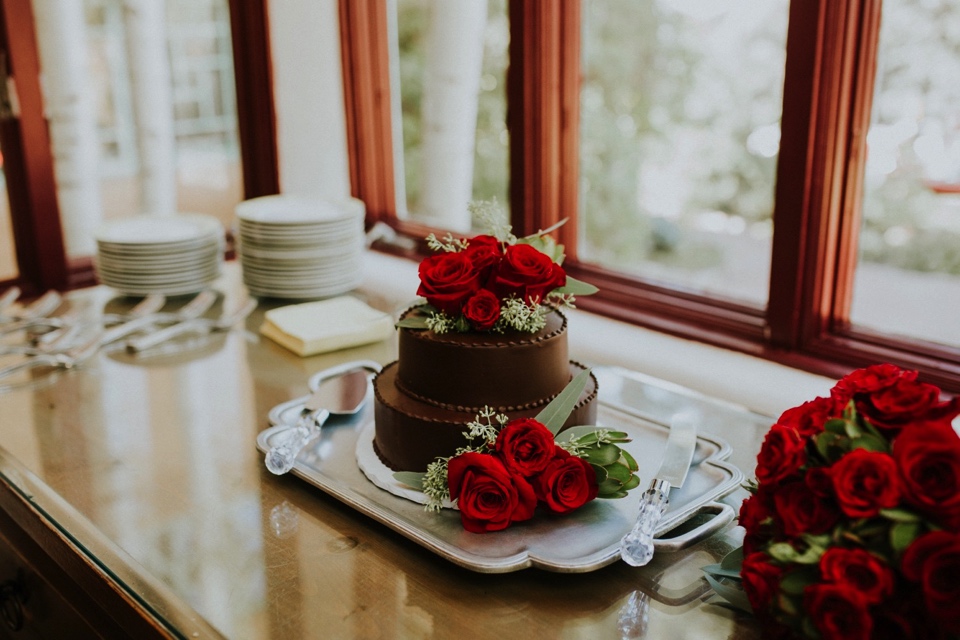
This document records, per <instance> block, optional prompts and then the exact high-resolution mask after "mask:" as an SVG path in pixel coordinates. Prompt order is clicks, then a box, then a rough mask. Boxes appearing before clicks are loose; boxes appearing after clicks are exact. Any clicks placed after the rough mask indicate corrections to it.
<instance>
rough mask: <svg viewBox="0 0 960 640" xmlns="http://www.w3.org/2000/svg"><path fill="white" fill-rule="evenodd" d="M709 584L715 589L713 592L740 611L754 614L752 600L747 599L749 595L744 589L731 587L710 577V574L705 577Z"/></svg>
mask: <svg viewBox="0 0 960 640" xmlns="http://www.w3.org/2000/svg"><path fill="white" fill-rule="evenodd" d="M704 578H706V580H707V582H708V583H710V586H711V587H713V590H714V591H716V592H717V595H718V596H720V597H721V598H723V599H724V600H726V601H727V602H729V603H730V604H731V605H733V606H734V607H736V608H737V609H739V610H740V611H745V612H746V613H750V614H752V613H753V608H752V607H751V606H750V600H748V599H747V594H746V593H745V592H744V591H743V589H740V588H737V587H731V586H728V585H725V584H723V583H722V582H720V581H719V580H717V579H716V578H714V577H712V576H710V574H706V575H704Z"/></svg>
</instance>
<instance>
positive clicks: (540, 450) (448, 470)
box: [394, 371, 640, 533]
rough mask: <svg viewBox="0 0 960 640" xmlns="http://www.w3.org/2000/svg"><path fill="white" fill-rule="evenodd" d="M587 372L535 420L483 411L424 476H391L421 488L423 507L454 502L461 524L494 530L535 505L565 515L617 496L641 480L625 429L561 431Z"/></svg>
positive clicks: (526, 515) (527, 516)
mask: <svg viewBox="0 0 960 640" xmlns="http://www.w3.org/2000/svg"><path fill="white" fill-rule="evenodd" d="M589 375H590V372H589V371H583V372H582V373H580V374H578V375H577V376H576V377H575V378H574V379H573V380H572V381H571V382H570V383H569V384H568V385H567V386H566V388H564V390H563V391H562V392H561V393H560V394H559V395H558V396H557V397H556V398H554V399H553V400H552V401H551V402H550V404H548V405H547V406H546V407H544V409H543V410H542V411H541V412H540V413H539V414H538V415H537V417H536V418H517V419H514V420H509V419H508V418H507V416H505V415H503V414H499V413H497V412H496V411H494V410H493V409H489V408H485V409H484V410H482V411H481V412H480V414H479V415H478V416H477V418H476V420H474V421H473V422H470V423H468V424H467V425H466V426H467V431H465V432H464V437H466V439H467V441H468V444H467V445H465V446H463V447H461V448H459V449H457V451H456V453H454V455H452V456H450V457H440V458H437V459H436V460H435V461H434V462H432V463H431V464H430V465H429V466H428V467H427V471H426V473H415V472H398V473H395V474H394V477H395V478H396V479H397V480H399V481H400V482H402V483H403V484H406V485H408V486H411V487H414V488H416V489H419V490H421V491H423V493H424V495H425V496H426V498H427V504H426V509H427V510H428V511H439V510H440V509H441V507H442V506H443V505H444V504H445V503H446V504H449V503H450V502H451V501H452V502H455V503H456V506H457V508H458V509H459V510H460V520H461V522H462V523H463V528H464V529H466V530H467V531H472V532H474V533H486V532H489V531H499V530H501V529H505V528H506V527H508V526H510V525H511V524H512V523H514V522H522V521H524V520H529V519H530V518H532V517H533V515H534V512H535V510H536V508H537V506H538V505H542V506H543V507H544V508H545V509H546V510H547V511H549V512H551V513H556V514H563V513H569V512H570V511H573V510H575V509H578V508H580V507H582V506H583V505H585V504H586V503H588V502H590V501H591V500H593V499H594V498H622V497H624V496H626V495H627V492H628V491H629V490H630V489H633V488H635V487H637V486H638V485H639V484H640V478H639V477H638V476H637V475H636V472H637V471H638V467H637V462H636V460H634V458H633V456H631V455H630V454H629V453H628V452H627V451H625V450H624V449H621V448H620V447H619V446H618V443H624V442H629V438H627V434H626V433H624V432H622V431H612V430H610V429H603V428H599V427H596V426H582V427H572V428H569V429H566V430H564V431H563V432H561V433H559V435H557V434H558V432H559V431H560V428H561V427H562V426H563V423H564V422H566V420H567V418H568V417H569V415H570V412H571V411H572V410H573V407H574V406H575V404H576V402H577V400H578V399H579V397H580V394H581V393H582V392H583V388H584V386H585V385H586V383H587V379H588V377H589Z"/></svg>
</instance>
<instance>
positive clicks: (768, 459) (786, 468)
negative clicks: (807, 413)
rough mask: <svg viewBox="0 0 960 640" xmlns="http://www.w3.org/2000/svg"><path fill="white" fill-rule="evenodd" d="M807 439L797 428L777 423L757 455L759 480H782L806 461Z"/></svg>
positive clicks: (762, 481)
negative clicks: (801, 435) (803, 437)
mask: <svg viewBox="0 0 960 640" xmlns="http://www.w3.org/2000/svg"><path fill="white" fill-rule="evenodd" d="M805 446H806V440H804V439H802V438H801V437H800V434H799V433H797V430H796V429H793V428H792V427H787V426H784V425H782V424H775V425H773V426H772V427H771V428H770V431H768V432H767V435H766V437H765V438H764V439H763V445H762V446H761V447H760V454H759V455H758V456H757V471H756V473H757V480H759V481H760V482H761V483H768V482H780V481H781V480H783V479H784V478H787V477H789V476H790V475H792V474H793V473H794V472H796V471H797V470H798V469H800V466H801V465H802V464H803V463H804V461H805V459H806V456H805V455H804V447H805Z"/></svg>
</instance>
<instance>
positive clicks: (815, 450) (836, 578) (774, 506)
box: [705, 364, 960, 640]
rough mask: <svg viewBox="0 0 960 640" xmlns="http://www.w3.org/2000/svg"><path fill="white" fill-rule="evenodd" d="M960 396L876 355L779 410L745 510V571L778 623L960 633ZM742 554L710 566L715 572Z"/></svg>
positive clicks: (750, 596)
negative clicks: (818, 393) (823, 394)
mask: <svg viewBox="0 0 960 640" xmlns="http://www.w3.org/2000/svg"><path fill="white" fill-rule="evenodd" d="M958 415H960V399H958V398H954V399H952V400H943V399H941V397H940V390H939V389H938V388H937V387H936V386H934V385H931V384H926V383H923V382H919V381H918V380H917V373H916V372H915V371H904V370H901V369H899V368H897V367H895V366H893V365H889V364H885V365H877V366H873V367H868V368H866V369H861V370H859V371H855V372H853V373H851V374H849V375H847V376H846V377H844V378H843V379H842V380H840V381H839V382H838V383H837V384H836V386H834V388H833V389H832V391H831V393H830V397H828V398H816V399H815V400H812V401H810V402H807V403H804V404H802V405H800V406H799V407H795V408H793V409H790V410H788V411H786V412H785V413H784V414H783V415H782V416H780V418H779V420H778V421H777V423H776V424H774V425H773V427H772V428H771V429H770V431H769V433H768V434H767V436H766V438H765V440H764V442H763V445H762V447H761V449H760V454H759V456H758V457H757V468H756V478H757V480H756V483H755V484H751V485H750V486H748V487H747V488H748V490H749V491H750V492H751V494H752V495H751V496H750V497H749V498H748V499H747V500H745V501H744V503H743V506H742V507H741V510H740V524H741V525H742V526H743V527H744V528H745V529H746V535H745V538H744V543H743V549H742V556H740V558H742V564H741V566H740V567H739V577H740V579H741V580H742V586H743V592H744V593H745V596H746V600H747V601H748V602H749V606H750V608H752V610H753V612H754V613H755V614H756V615H757V617H758V618H760V619H761V620H762V621H764V622H766V623H768V624H770V625H772V626H773V627H775V628H777V629H779V630H780V631H782V632H783V635H784V636H800V637H807V638H824V639H825V640H830V639H834V638H837V639H839V638H843V639H844V640H855V639H858V638H863V639H866V638H918V639H921V638H922V639H924V640H926V639H931V638H955V637H958V636H960V436H958V434H957V431H956V430H955V429H954V427H953V426H952V421H953V420H954V419H955V418H956V417H957V416H958ZM736 564H737V562H736V560H735V559H726V560H725V561H724V563H722V564H721V565H714V566H713V567H706V568H705V571H706V572H707V578H708V580H709V581H710V582H711V584H713V585H714V586H715V588H716V589H717V591H718V593H719V594H720V595H721V596H723V597H726V598H727V599H728V600H730V601H731V602H734V601H736V600H737V598H738V597H739V598H742V595H738V594H737V593H736V592H735V591H734V590H732V589H731V587H730V586H729V584H725V583H724V582H722V581H721V580H720V579H719V578H722V577H725V576H732V575H736V573H737V569H736Z"/></svg>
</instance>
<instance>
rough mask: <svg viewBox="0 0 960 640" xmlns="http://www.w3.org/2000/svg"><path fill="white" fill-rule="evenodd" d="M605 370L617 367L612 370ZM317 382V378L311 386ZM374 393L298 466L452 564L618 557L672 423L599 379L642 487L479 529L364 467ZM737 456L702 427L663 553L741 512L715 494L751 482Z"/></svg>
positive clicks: (275, 415) (579, 564) (489, 569)
mask: <svg viewBox="0 0 960 640" xmlns="http://www.w3.org/2000/svg"><path fill="white" fill-rule="evenodd" d="M604 375H606V376H608V377H609V376H610V375H616V374H615V372H611V371H606V372H604ZM315 384H316V381H315V380H313V379H311V380H310V386H311V387H313V386H315ZM306 398H307V396H304V397H302V398H297V399H295V400H291V401H289V402H285V403H283V404H280V405H277V406H276V407H274V408H273V409H271V411H270V413H269V419H270V421H271V423H272V424H273V425H274V426H272V427H271V428H269V429H266V430H264V431H262V432H261V433H260V434H258V436H257V448H258V449H259V450H260V451H261V452H263V453H266V451H267V450H268V449H269V448H270V446H271V440H272V438H273V437H275V436H276V435H277V434H278V433H279V432H281V431H283V430H284V429H286V428H287V427H286V426H285V425H287V424H290V423H291V422H294V421H295V420H296V417H297V415H298V414H299V412H300V409H301V408H302V406H303V403H304V402H305V401H306ZM369 400H370V398H369V397H368V402H367V404H366V406H365V407H364V409H363V410H362V411H361V412H360V413H359V414H357V415H356V416H353V417H351V418H348V419H337V418H332V419H331V420H330V421H329V422H328V423H327V424H326V425H325V426H324V428H323V431H322V432H321V435H320V437H319V438H318V439H317V440H315V441H314V442H313V443H312V444H311V445H310V446H308V448H307V449H305V450H304V451H302V452H301V454H300V456H299V457H298V458H297V462H296V464H295V465H294V468H293V469H292V471H291V473H292V474H294V475H296V476H298V477H300V478H302V479H303V480H305V481H307V482H308V483H310V484H312V485H314V486H315V487H317V488H318V489H320V490H322V491H324V492H325V493H328V494H330V495H331V496H333V497H335V498H337V499H338V500H340V501H342V502H343V503H344V504H346V505H348V506H350V507H352V508H354V509H356V510H358V511H360V512H361V513H363V514H365V515H367V516H369V517H371V518H373V519H374V520H376V521H377V522H380V523H382V524H384V525H386V526H387V527H389V528H391V529H393V530H394V531H396V532H397V533H400V534H401V535H403V536H405V537H407V538H409V539H410V540H412V541H414V542H416V543H417V544H420V545H422V546H424V547H426V548H427V549H430V550H431V551H433V552H435V553H436V554H438V555H439V556H441V557H443V558H445V559H447V560H449V561H450V562H453V563H455V564H457V565H460V566H462V567H466V568H468V569H472V570H474V571H478V572H481V573H506V572H511V571H518V570H520V569H525V568H528V567H538V568H540V569H544V570H547V571H556V572H564V573H581V572H587V571H594V570H596V569H599V568H601V567H604V566H606V565H609V564H611V563H613V562H616V561H617V560H619V559H620V538H621V537H623V535H624V534H625V533H626V532H627V531H629V530H630V528H631V527H632V526H633V522H634V519H635V518H636V514H637V511H638V509H639V501H640V494H641V493H642V492H643V489H645V488H646V486H647V484H649V481H650V479H651V476H652V474H653V473H655V472H656V470H657V469H658V468H659V466H660V458H661V457H662V455H663V450H664V447H665V445H666V441H667V434H668V432H669V429H668V428H667V427H666V426H665V425H663V424H659V423H657V422H654V421H652V420H650V419H648V418H644V417H642V416H640V415H639V414H638V413H637V412H636V411H634V410H632V409H630V408H628V407H624V406H619V405H617V404H615V403H613V402H611V401H608V400H606V399H605V398H604V395H603V386H601V393H600V406H599V412H598V422H599V423H600V424H601V425H603V426H605V427H611V428H615V429H617V430H620V431H626V432H627V433H628V434H629V436H630V437H631V438H632V441H631V442H630V443H627V444H626V445H624V447H625V448H626V449H627V450H628V451H629V452H630V453H631V454H632V455H633V456H634V457H635V458H636V459H637V462H638V464H639V465H640V477H641V485H640V487H639V488H638V489H635V490H634V491H631V492H630V495H629V496H628V497H626V498H622V499H619V500H595V501H593V502H591V503H589V504H587V505H585V506H584V507H582V508H581V509H579V510H577V511H575V512H573V513H571V514H567V515H564V516H553V515H551V514H547V513H541V512H539V511H538V513H537V515H536V516H534V518H533V519H532V520H530V521H527V522H523V523H518V524H515V525H513V526H511V527H509V528H508V529H506V530H504V531H499V532H495V533H486V534H476V533H470V532H468V531H465V530H464V529H463V527H462V526H461V524H460V514H459V512H457V511H454V510H449V509H444V510H443V511H442V512H441V513H439V514H436V513H429V512H426V511H424V508H423V506H422V505H420V504H417V503H415V502H412V501H410V500H407V499H405V498H401V497H398V496H396V495H393V494H392V493H388V492H387V491H385V490H383V489H380V488H378V487H377V486H375V485H374V484H373V483H371V482H370V481H369V480H368V479H367V477H366V476H365V475H364V474H363V472H362V471H361V470H360V469H359V468H358V466H357V460H356V450H357V446H358V436H359V435H360V433H361V432H363V431H364V430H365V429H367V430H369V429H372V427H373V424H372V422H373V407H372V402H371V401H369ZM277 425H279V426H277ZM729 454H730V447H729V445H728V444H727V443H726V442H724V441H723V440H721V439H720V438H717V437H715V436H711V435H708V434H704V433H701V434H699V435H698V437H697V448H696V451H695V453H694V458H693V464H692V466H691V469H690V473H689V475H688V476H687V480H686V482H685V483H684V485H683V487H682V488H680V489H674V490H673V491H671V493H670V504H669V506H668V508H667V511H666V513H665V514H664V517H663V519H662V520H661V521H660V526H659V527H658V528H657V534H656V535H657V537H658V540H657V541H656V550H657V552H664V551H676V550H679V549H682V548H686V547H688V546H690V545H692V544H694V543H696V542H698V541H699V540H701V539H703V538H705V537H707V536H709V535H712V534H713V533H714V532H716V531H718V530H719V529H721V528H722V527H724V526H725V525H726V524H728V523H729V522H730V521H731V520H732V519H733V515H734V514H733V510H732V509H731V508H730V507H729V506H728V505H724V504H719V503H717V502H716V500H718V499H719V498H721V497H723V496H724V495H726V494H727V493H729V492H731V491H733V490H734V489H736V488H737V486H738V485H739V484H740V482H741V481H742V480H743V474H742V473H741V472H740V470H739V469H737V468H736V467H735V466H733V465H731V464H729V463H727V462H725V461H724V459H725V458H726V457H727V456H728V455H729ZM705 514H709V515H711V516H713V517H712V518H710V519H707V520H706V522H704V523H703V524H701V525H699V526H698V527H696V528H694V529H693V530H691V531H687V532H685V533H683V534H682V535H679V536H671V531H672V530H674V529H676V528H677V527H679V525H681V524H683V523H685V522H687V521H688V520H690V519H691V518H693V517H694V516H701V515H705Z"/></svg>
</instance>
